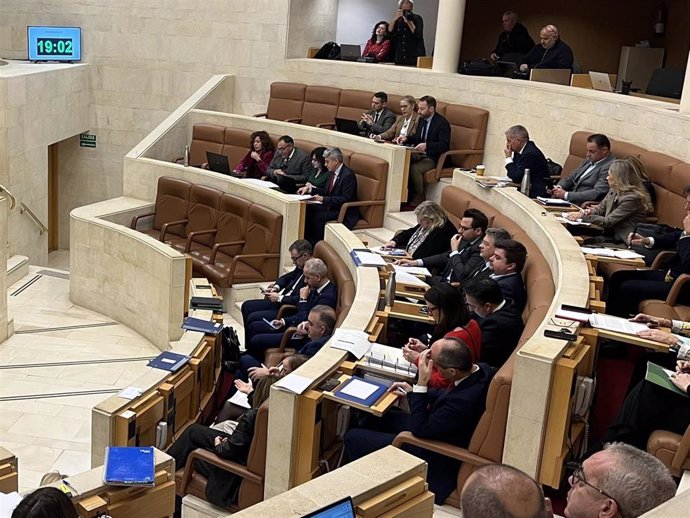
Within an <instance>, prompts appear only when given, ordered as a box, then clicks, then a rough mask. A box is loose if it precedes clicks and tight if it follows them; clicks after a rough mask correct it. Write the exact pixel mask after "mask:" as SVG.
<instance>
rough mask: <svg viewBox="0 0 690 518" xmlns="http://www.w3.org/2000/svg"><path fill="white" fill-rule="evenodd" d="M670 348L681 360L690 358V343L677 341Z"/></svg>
mask: <svg viewBox="0 0 690 518" xmlns="http://www.w3.org/2000/svg"><path fill="white" fill-rule="evenodd" d="M668 349H669V351H671V352H672V353H676V357H677V358H678V359H679V360H685V361H688V360H690V344H686V343H682V344H677V343H676V344H673V345H672V346H671V347H669V348H668Z"/></svg>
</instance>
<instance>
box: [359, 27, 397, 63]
mask: <svg viewBox="0 0 690 518" xmlns="http://www.w3.org/2000/svg"><path fill="white" fill-rule="evenodd" d="M390 52H391V34H390V32H388V22H387V21H386V20H382V21H380V22H378V23H377V24H376V25H374V29H373V30H372V31H371V38H369V39H368V40H367V42H366V44H365V45H364V50H363V51H362V57H363V58H374V59H375V60H376V62H377V63H381V62H384V61H387V60H388V55H389V54H390Z"/></svg>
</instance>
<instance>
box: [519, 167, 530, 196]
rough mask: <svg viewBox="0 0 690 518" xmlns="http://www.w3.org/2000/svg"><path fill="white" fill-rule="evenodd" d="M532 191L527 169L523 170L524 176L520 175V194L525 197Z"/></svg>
mask: <svg viewBox="0 0 690 518" xmlns="http://www.w3.org/2000/svg"><path fill="white" fill-rule="evenodd" d="M531 189H532V182H531V180H530V174H529V169H525V174H524V175H522V182H520V192H521V193H522V194H524V195H525V196H529V192H530V190H531Z"/></svg>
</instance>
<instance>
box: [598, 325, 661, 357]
mask: <svg viewBox="0 0 690 518" xmlns="http://www.w3.org/2000/svg"><path fill="white" fill-rule="evenodd" d="M593 331H595V332H596V336H598V337H599V338H607V339H609V340H616V341H617V342H623V343H626V344H630V345H636V346H638V347H644V348H645V349H649V350H652V351H655V352H663V353H665V352H668V349H669V346H668V345H666V344H662V343H659V342H655V341H654V340H648V339H647V338H642V337H640V336H637V335H630V334H627V333H617V332H615V331H608V330H606V329H593ZM667 331H668V332H669V333H670V332H671V330H670V329H667Z"/></svg>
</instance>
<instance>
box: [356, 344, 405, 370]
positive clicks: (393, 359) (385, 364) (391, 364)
mask: <svg viewBox="0 0 690 518" xmlns="http://www.w3.org/2000/svg"><path fill="white" fill-rule="evenodd" d="M364 363H365V365H366V366H367V367H371V368H373V369H375V370H381V371H386V372H390V373H395V374H403V375H407V376H414V375H416V374H417V366H416V365H414V364H412V363H410V362H408V361H407V360H406V359H405V358H404V357H403V355H402V349H399V348H397V347H389V346H388V345H382V344H378V343H374V344H371V350H370V351H369V352H368V353H367V354H366V356H365V357H364Z"/></svg>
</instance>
